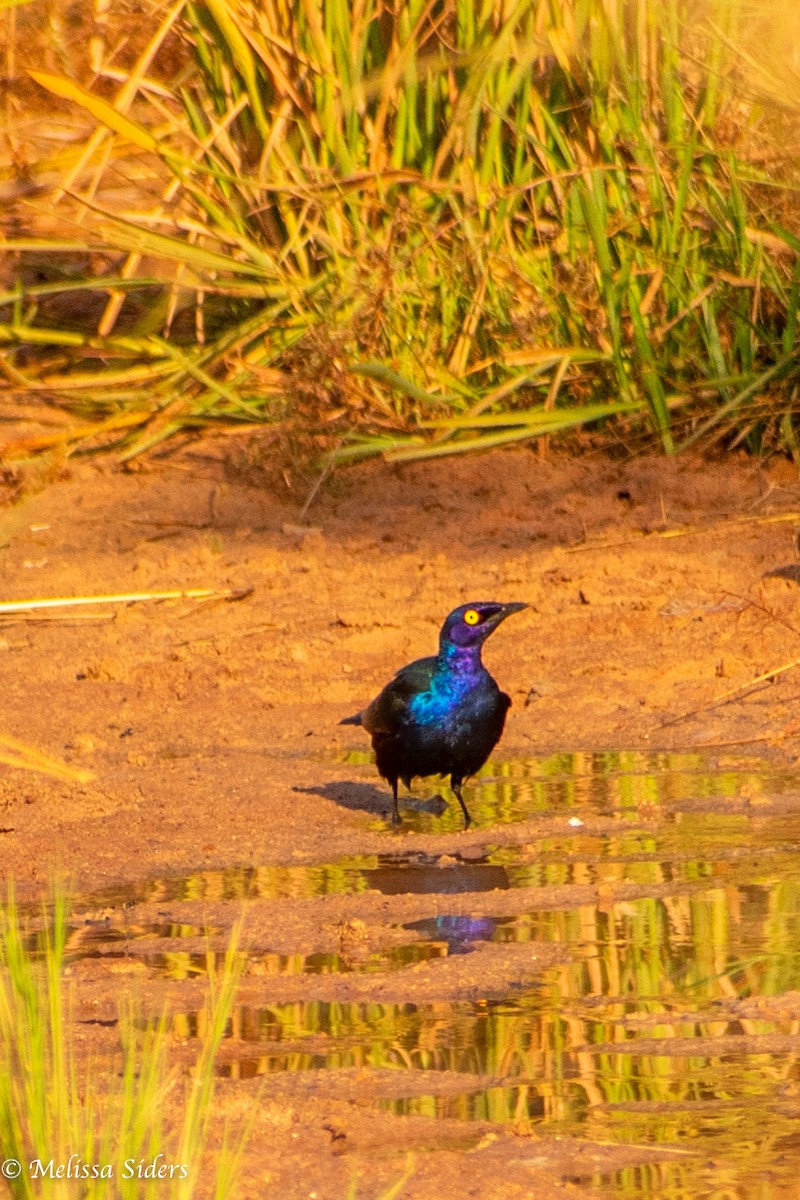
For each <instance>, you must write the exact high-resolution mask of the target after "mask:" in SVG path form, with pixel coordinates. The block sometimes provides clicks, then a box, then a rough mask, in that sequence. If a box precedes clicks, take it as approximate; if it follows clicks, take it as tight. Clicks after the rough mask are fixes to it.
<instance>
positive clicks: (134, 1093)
mask: <svg viewBox="0 0 800 1200" xmlns="http://www.w3.org/2000/svg"><path fill="white" fill-rule="evenodd" d="M68 916H69V914H68V905H67V902H66V900H65V897H64V895H63V893H57V894H56V897H55V902H54V904H53V909H52V913H51V914H49V916H46V925H45V929H44V932H43V933H42V934H41V935H40V938H41V949H32V948H31V947H32V944H33V942H35V940H36V939H35V938H34V939H32V938H31V936H30V935H29V934H28V933H27V932H26V929H25V925H24V922H23V920H22V918H21V915H20V913H19V910H18V908H17V906H16V904H15V902H14V898H13V894H10V896H9V899H8V900H7V902H6V903H5V904H4V905H3V906H2V908H0V1148H1V1149H2V1156H3V1160H4V1168H3V1175H4V1177H5V1182H6V1186H7V1188H8V1191H9V1194H10V1195H11V1196H12V1197H15V1198H20V1200H34V1198H36V1197H39V1196H44V1195H46V1196H62V1195H63V1196H75V1195H78V1194H80V1195H81V1196H86V1197H93V1198H95V1197H96V1198H97V1200H101V1198H109V1200H110V1198H112V1197H113V1198H115V1200H116V1198H117V1197H119V1198H121V1200H124V1198H126V1197H130V1198H131V1200H132V1198H133V1197H137V1198H138V1197H142V1196H145V1197H156V1196H158V1197H161V1198H162V1200H163V1197H165V1196H166V1197H170V1198H171V1200H190V1198H191V1197H192V1196H193V1195H195V1194H196V1193H197V1185H198V1181H199V1178H200V1173H201V1170H205V1174H206V1177H205V1179H204V1184H203V1188H202V1191H203V1194H208V1193H209V1191H211V1192H213V1193H214V1194H215V1195H216V1196H217V1197H218V1198H221V1197H223V1196H225V1195H229V1194H231V1195H232V1194H235V1187H234V1183H235V1180H234V1175H233V1171H234V1169H235V1162H236V1158H237V1154H238V1153H239V1151H237V1152H234V1153H226V1152H225V1147H224V1145H223V1147H222V1151H221V1152H220V1147H219V1145H216V1146H215V1147H214V1150H215V1155H216V1157H215V1159H214V1165H213V1166H210V1165H209V1161H208V1152H209V1149H210V1134H211V1130H212V1128H213V1129H214V1131H215V1134H217V1135H218V1134H219V1115H218V1112H217V1111H216V1110H215V1109H214V1107H213V1090H214V1067H215V1057H216V1052H217V1049H218V1047H219V1044H220V1041H221V1039H222V1037H223V1035H224V1032H225V1028H226V1025H227V1022H228V1020H229V1017H230V1012H231V1008H232V1004H233V998H234V992H235V989H236V984H237V980H238V968H237V965H236V964H237V958H238V956H237V951H236V945H235V939H234V941H233V942H232V944H231V949H230V950H229V952H228V954H227V956H226V960H225V965H224V968H223V969H222V972H221V975H220V978H219V979H218V980H216V981H215V987H214V988H213V989H212V992H213V994H212V999H211V1001H210V1003H209V1012H208V1021H207V1031H206V1033H205V1035H204V1038H203V1040H202V1042H201V1046H200V1050H199V1055H198V1059H197V1063H196V1066H195V1068H194V1070H193V1074H192V1076H191V1078H190V1080H189V1081H188V1083H184V1081H183V1080H182V1079H181V1078H180V1077H179V1076H178V1075H177V1074H176V1073H175V1072H174V1071H172V1070H171V1069H170V1068H169V1066H168V1063H167V1051H168V1047H169V1043H170V1033H169V1029H168V1021H167V1017H166V1015H162V1017H161V1018H160V1019H159V1020H157V1021H155V1022H152V1021H145V1020H143V1019H142V1017H141V1015H139V1014H137V1012H136V1009H135V1006H134V1005H133V1004H132V1003H130V1002H129V1003H128V1004H127V1005H126V1006H124V1010H123V1011H122V1012H121V1015H120V1030H121V1045H120V1047H119V1051H118V1053H117V1055H116V1056H115V1058H114V1060H113V1063H111V1064H109V1063H103V1064H102V1065H101V1064H100V1063H98V1062H94V1063H93V1062H92V1061H91V1060H90V1059H89V1060H88V1061H87V1059H86V1057H85V1056H83V1057H79V1055H78V1053H77V1048H76V1044H75V1033H74V1026H72V1024H71V1021H70V997H69V993H68V991H67V989H66V988H65V986H64V968H65V962H66V955H67V949H66V947H67V934H68ZM176 1114H177V1119H176ZM240 1149H241V1147H240ZM159 1156H160V1157H159ZM204 1156H205V1160H204ZM154 1161H155V1163H156V1167H155V1169H154V1170H152V1171H151V1172H150V1173H148V1171H147V1168H148V1166H149V1165H150V1164H151V1163H153V1162H154ZM9 1162H10V1163H11V1164H12V1166H11V1169H9V1167H8V1163H9ZM14 1164H18V1166H19V1170H18V1171H17V1172H15V1171H14ZM165 1164H166V1166H165ZM169 1166H171V1167H172V1168H173V1169H172V1171H170V1170H169ZM59 1168H60V1174H59ZM159 1168H164V1170H162V1171H161V1174H160V1175H159V1174H158V1169H159ZM209 1173H210V1177H211V1178H212V1187H211V1189H209V1187H208V1180H209Z"/></svg>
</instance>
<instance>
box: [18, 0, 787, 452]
mask: <svg viewBox="0 0 800 1200" xmlns="http://www.w3.org/2000/svg"><path fill="white" fill-rule="evenodd" d="M37 2H38V0H34V3H37ZM742 14H743V10H742V9H741V7H740V0H707V2H706V3H705V5H701V4H700V3H699V0H664V2H663V3H655V2H651V0H566V2H564V3H557V4H556V3H552V2H551V0H517V2H516V3H511V4H503V3H499V2H495V0H486V2H484V3H480V4H475V3H473V0H444V3H441V4H435V5H434V4H432V3H430V2H429V0H412V3H404V4H396V5H389V6H387V5H384V4H379V3H377V0H350V2H349V3H345V2H344V0H297V2H295V0H292V2H291V3H290V2H289V0H264V2H263V3H259V4H257V5H256V4H253V3H251V2H250V0H224V2H223V0H204V2H203V3H200V2H192V0H186V3H185V4H183V3H178V4H177V5H176V6H175V7H174V8H172V9H171V10H169V12H168V13H167V15H166V16H165V17H164V19H163V22H162V25H161V27H160V28H159V29H158V30H157V32H156V33H155V34H154V36H153V38H152V39H151V41H150V43H149V44H148V45H147V47H146V48H145V49H144V50H143V51H142V52H141V54H140V56H139V58H138V60H137V61H136V62H135V63H134V64H132V65H131V67H130V69H129V71H128V73H127V74H126V76H125V79H124V81H123V82H122V84H121V85H120V86H119V87H118V88H117V89H116V91H115V92H113V94H112V89H110V88H108V87H107V86H106V88H105V92H106V93H107V94H105V95H104V94H103V89H102V88H99V89H96V90H94V91H86V90H84V89H82V88H81V87H79V86H78V85H77V83H76V82H75V81H73V80H72V79H69V78H65V77H64V76H63V75H57V74H54V73H49V72H42V71H34V72H33V78H34V79H35V80H36V81H37V83H38V85H39V86H40V87H41V88H44V89H45V90H47V91H49V92H50V93H51V94H55V95H56V96H58V97H59V98H60V100H61V101H63V100H67V101H68V102H69V103H70V104H71V105H72V109H73V111H74V112H77V113H82V114H83V115H84V119H87V118H88V119H90V121H91V123H92V124H93V126H94V131H93V132H92V133H91V135H90V136H89V137H88V138H87V140H86V141H85V143H84V145H83V147H82V149H81V152H80V154H77V155H73V158H72V160H71V162H70V164H69V170H68V171H66V172H65V177H64V182H63V186H62V187H61V189H60V190H57V191H56V193H55V200H56V201H57V207H58V208H59V209H60V210H61V211H63V212H64V213H65V216H66V215H68V216H69V220H70V221H72V222H73V228H76V229H79V230H80V237H78V238H75V237H71V238H68V237H66V236H65V237H64V238H62V239H61V241H60V242H58V243H56V242H55V241H51V243H50V245H49V249H48V254H49V255H50V256H51V259H52V260H53V261H55V259H56V258H57V256H58V255H59V254H61V255H62V257H64V259H65V261H67V260H68V259H69V258H70V256H73V257H74V255H75V254H78V255H80V253H81V252H85V253H86V254H88V253H89V252H92V253H94V254H95V255H96V256H97V255H98V254H99V255H101V257H103V262H104V264H105V268H104V269H105V270H106V272H107V273H106V274H105V275H101V276H100V277H95V278H91V279H90V278H85V277H83V276H81V277H80V278H72V279H71V280H70V281H69V283H68V285H64V284H63V283H62V284H54V283H53V282H52V281H48V282H46V283H31V282H27V280H26V274H25V269H24V268H25V262H26V255H31V254H33V253H34V252H35V253H36V254H37V255H39V256H41V254H42V250H43V246H42V242H41V241H33V242H31V240H30V239H26V238H24V237H20V238H17V239H12V241H11V242H10V243H9V247H8V249H9V250H10V251H13V252H14V253H16V254H17V255H19V258H18V262H19V264H21V267H20V270H19V272H18V275H17V280H16V283H15V285H14V286H13V287H9V288H8V289H7V290H6V291H5V293H4V294H2V295H0V317H2V319H3V321H4V323H3V324H2V325H0V341H4V342H5V344H6V347H7V355H6V362H7V366H6V368H5V375H6V380H7V382H8V385H9V386H10V387H13V388H16V389H19V390H21V391H38V392H45V393H46V394H47V395H49V396H54V397H56V398H57V399H58V402H59V403H62V404H64V403H66V404H68V405H69V407H70V409H71V410H72V411H74V412H77V413H79V414H80V415H81V416H83V417H84V418H85V420H86V424H85V426H84V428H83V430H82V432H81V436H82V437H84V438H85V437H90V436H92V437H101V438H105V439H106V440H109V439H110V440H111V441H118V440H124V442H125V445H126V451H125V452H126V453H127V454H132V453H136V452H138V451H140V450H142V449H145V448H147V447H148V446H151V445H153V444H154V443H155V442H156V441H158V440H160V439H162V438H164V437H166V436H168V435H169V434H171V433H173V432H175V431H176V430H178V429H182V428H185V427H186V426H203V425H206V424H208V423H209V422H212V421H214V422H218V421H226V422H229V423H230V422H234V423H238V424H240V425H248V424H253V423H262V422H265V423H267V424H269V425H271V426H272V427H273V431H274V432H275V433H276V435H278V436H281V437H284V438H291V437H292V436H300V437H301V438H302V437H304V438H305V439H306V442H307V443H308V444H311V445H317V446H318V448H319V449H326V448H331V447H336V450H337V455H338V458H339V459H343V458H348V457H354V456H360V455H364V454H370V453H376V452H383V453H385V454H387V456H389V457H393V458H396V459H397V458H412V457H421V456H430V455H441V454H448V453H453V452H461V451H465V450H471V449H477V448H482V447H488V446H494V445H501V444H504V443H508V442H516V441H520V440H524V439H530V438H533V437H536V436H538V435H540V434H543V433H548V432H554V431H557V430H561V429H565V428H569V427H570V426H576V425H582V424H585V423H587V422H589V421H593V420H597V419H599V418H608V417H612V416H613V417H617V419H618V420H620V421H624V422H625V423H626V424H627V425H630V424H631V423H635V424H638V426H639V428H641V429H646V430H649V432H650V435H651V437H653V436H654V437H655V438H656V439H657V441H658V443H659V444H660V445H661V446H662V447H663V448H664V449H665V450H667V451H671V450H673V449H674V448H675V447H676V445H678V444H680V443H682V442H688V441H690V440H692V439H695V438H698V437H700V436H703V435H707V436H711V435H712V434H719V435H724V436H726V437H728V438H729V439H730V438H736V437H739V438H747V439H748V440H749V443H750V444H751V445H753V446H756V445H758V444H759V440H760V439H763V437H764V436H765V432H766V431H767V430H768V429H772V428H775V429H778V430H780V433H781V436H782V437H783V440H784V443H785V444H786V445H788V446H793V444H794V443H793V436H794V435H793V422H794V408H795V404H794V400H795V392H796V380H797V366H798V362H797V353H796V347H795V342H796V322H797V297H798V286H799V285H800V266H799V262H800V259H799V258H798V250H800V224H799V225H798V226H797V227H796V228H794V229H792V228H788V227H787V222H786V220H785V217H786V213H787V211H789V209H790V206H789V207H787V205H786V204H785V202H784V196H785V193H786V191H787V189H788V190H789V191H790V192H791V191H792V190H794V191H795V192H796V177H795V178H794V182H793V180H792V177H791V176H790V175H788V174H786V171H784V172H783V175H782V177H780V178H774V177H772V176H771V174H770V171H769V163H768V162H766V161H764V160H763V159H759V158H758V157H757V156H756V154H755V153H747V149H748V146H753V145H754V144H755V142H756V139H755V138H754V136H753V133H752V127H753V124H754V122H755V121H756V120H758V119H762V118H761V117H760V116H759V114H760V112H761V110H760V109H759V106H758V104H757V103H756V93H755V85H753V86H752V87H750V91H749V92H748V86H749V85H747V80H746V78H745V75H744V74H743V70H744V67H743V65H742V64H744V66H745V67H746V64H747V58H746V57H745V56H743V53H742V49H741V47H742V38H743V36H744V34H745V31H746V26H747V22H746V21H745V20H744V19H743V16H742ZM176 38H180V39H182V41H183V44H184V45H185V47H186V49H187V51H188V61H187V64H186V66H185V68H184V69H183V70H181V71H180V72H178V74H177V76H176V77H174V78H171V79H168V80H167V79H155V80H154V79H153V78H152V77H151V73H152V72H153V70H154V69H155V68H156V66H157V64H158V62H159V53H160V52H161V51H162V50H163V47H164V46H166V45H167V44H174V41H175V39H176ZM173 57H174V55H173ZM131 160H133V161H136V163H137V172H138V173H139V175H140V176H141V175H142V173H143V170H144V168H143V166H142V164H145V163H146V164H149V166H148V170H149V172H150V175H149V186H150V192H151V193H152V192H153V190H154V188H155V184H154V182H153V181H156V180H157V181H158V188H159V189H160V190H159V194H158V196H157V197H156V199H155V201H154V200H153V199H152V198H150V197H143V196H142V195H140V194H137V189H136V187H132V189H131V192H130V195H129V196H128V197H127V198H126V200H125V203H124V204H122V205H119V204H115V205H113V206H112V205H111V204H110V203H109V202H108V201H107V200H104V195H105V194H106V193H110V190H111V186H112V180H115V172H116V173H117V174H118V173H119V172H120V170H121V169H122V166H121V164H123V163H124V162H128V161H131ZM794 161H795V162H796V159H795V160H794ZM782 170H783V169H782ZM773 200H774V203H773ZM145 201H147V202H145ZM54 293H56V294H55V295H54ZM77 295H82V297H83V301H84V303H83V307H84V308H88V309H89V310H90V311H91V314H92V315H91V321H90V320H89V319H88V318H87V319H85V320H84V323H83V325H82V326H80V323H76V322H74V321H73V322H70V321H69V320H65V318H64V312H65V305H64V297H65V296H67V297H69V298H70V301H71V303H72V304H73V305H74V303H75V300H76V296H77ZM87 298H90V299H87ZM54 313H57V314H58V321H57V323H56V322H54V321H52V319H51V317H49V316H48V314H54ZM76 325H77V326H79V327H76ZM143 388H146V389H147V404H146V405H144V404H143V403H142V390H143Z"/></svg>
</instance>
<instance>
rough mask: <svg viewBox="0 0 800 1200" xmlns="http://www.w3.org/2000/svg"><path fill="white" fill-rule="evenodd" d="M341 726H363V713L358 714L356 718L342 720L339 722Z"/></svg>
mask: <svg viewBox="0 0 800 1200" xmlns="http://www.w3.org/2000/svg"><path fill="white" fill-rule="evenodd" d="M339 724H340V725H360V724H361V713H360V712H359V713H356V715H355V716H354V717H345V718H344V719H343V720H341V721H340V722H339Z"/></svg>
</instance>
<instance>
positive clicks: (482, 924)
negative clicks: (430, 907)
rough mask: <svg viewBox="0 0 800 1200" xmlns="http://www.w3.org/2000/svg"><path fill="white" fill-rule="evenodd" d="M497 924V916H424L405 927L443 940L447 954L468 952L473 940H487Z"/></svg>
mask: <svg viewBox="0 0 800 1200" xmlns="http://www.w3.org/2000/svg"><path fill="white" fill-rule="evenodd" d="M497 925H498V921H497V917H460V916H458V917H456V916H444V917H425V918H424V919H423V920H422V921H411V922H410V923H409V924H408V925H407V926H406V928H407V929H414V930H416V931H417V932H419V933H422V934H424V936H425V938H426V940H429V941H436V942H445V943H446V944H447V953H448V954H468V953H469V951H470V950H472V949H473V943H474V942H489V941H491V940H492V935H493V934H494V931H495V930H496V928H497Z"/></svg>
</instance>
